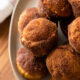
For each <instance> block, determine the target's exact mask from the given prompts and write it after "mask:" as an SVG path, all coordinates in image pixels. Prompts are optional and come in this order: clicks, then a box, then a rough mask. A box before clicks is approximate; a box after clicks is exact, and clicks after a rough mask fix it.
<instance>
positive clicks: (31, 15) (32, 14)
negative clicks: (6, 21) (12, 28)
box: [18, 8, 48, 34]
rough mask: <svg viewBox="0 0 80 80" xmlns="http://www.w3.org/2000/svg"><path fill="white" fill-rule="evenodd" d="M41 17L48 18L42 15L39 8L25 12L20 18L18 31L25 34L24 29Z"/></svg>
mask: <svg viewBox="0 0 80 80" xmlns="http://www.w3.org/2000/svg"><path fill="white" fill-rule="evenodd" d="M39 17H45V18H48V17H47V16H45V15H40V14H39V12H38V9H37V8H28V9H26V10H24V11H23V12H22V13H21V15H20V18H19V21H18V31H19V33H20V34H22V33H23V29H24V27H25V26H26V25H27V24H28V23H29V22H30V21H31V20H33V19H36V18H39Z"/></svg>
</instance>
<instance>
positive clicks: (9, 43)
mask: <svg viewBox="0 0 80 80" xmlns="http://www.w3.org/2000/svg"><path fill="white" fill-rule="evenodd" d="M19 2H20V0H17V1H16V4H15V7H14V9H13V12H12V16H11V21H10V27H9V35H8V55H9V61H10V64H11V69H12V72H13V75H14V77H15V79H16V80H18V77H17V76H16V72H15V70H14V68H13V63H12V59H11V52H12V51H11V32H12V24H13V19H14V14H15V10H16V8H17V6H18V3H19Z"/></svg>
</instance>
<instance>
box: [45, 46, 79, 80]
mask: <svg viewBox="0 0 80 80" xmlns="http://www.w3.org/2000/svg"><path fill="white" fill-rule="evenodd" d="M46 65H47V68H48V70H49V72H50V73H51V75H52V77H53V80H79V79H80V56H79V55H77V54H76V52H75V51H74V50H73V48H72V47H71V46H69V45H64V46H60V47H58V48H56V49H55V50H53V51H52V53H51V54H50V55H49V56H48V57H47V59H46Z"/></svg>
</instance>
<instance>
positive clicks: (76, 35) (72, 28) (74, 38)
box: [68, 17, 80, 53]
mask: <svg viewBox="0 0 80 80" xmlns="http://www.w3.org/2000/svg"><path fill="white" fill-rule="evenodd" d="M68 38H69V43H70V45H71V46H72V47H73V48H74V49H75V51H76V52H78V53H80V17H78V18H76V19H75V20H74V21H73V22H72V23H71V24H70V25H69V26H68Z"/></svg>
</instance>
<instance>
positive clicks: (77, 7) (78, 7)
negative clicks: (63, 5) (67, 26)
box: [68, 0, 80, 18]
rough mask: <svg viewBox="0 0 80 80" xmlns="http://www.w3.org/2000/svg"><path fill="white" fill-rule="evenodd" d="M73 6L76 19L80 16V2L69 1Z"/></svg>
mask: <svg viewBox="0 0 80 80" xmlns="http://www.w3.org/2000/svg"><path fill="white" fill-rule="evenodd" d="M68 1H69V3H70V4H71V6H72V10H73V13H74V16H75V18H77V17H79V16H80V0H68Z"/></svg>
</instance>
